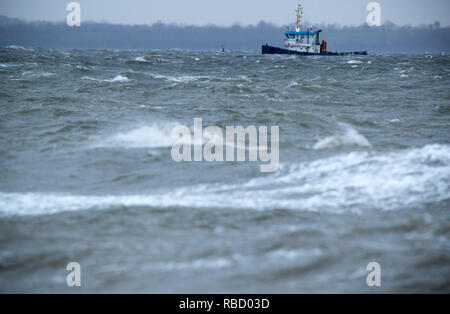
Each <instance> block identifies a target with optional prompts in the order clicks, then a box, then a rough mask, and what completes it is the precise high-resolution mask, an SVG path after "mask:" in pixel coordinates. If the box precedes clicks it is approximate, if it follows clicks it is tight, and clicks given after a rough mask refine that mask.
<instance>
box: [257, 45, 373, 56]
mask: <svg viewBox="0 0 450 314" xmlns="http://www.w3.org/2000/svg"><path fill="white" fill-rule="evenodd" d="M262 53H263V54H270V55H300V56H348V55H360V56H366V55H367V51H353V52H332V51H325V52H318V53H314V52H300V51H292V50H288V49H283V48H278V47H272V46H269V45H263V46H262Z"/></svg>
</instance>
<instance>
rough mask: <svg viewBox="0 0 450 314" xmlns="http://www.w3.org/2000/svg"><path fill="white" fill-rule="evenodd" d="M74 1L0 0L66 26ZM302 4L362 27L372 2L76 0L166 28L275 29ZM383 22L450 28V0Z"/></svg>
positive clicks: (98, 12)
mask: <svg viewBox="0 0 450 314" xmlns="http://www.w3.org/2000/svg"><path fill="white" fill-rule="evenodd" d="M71 1H72V0H0V15H7V16H10V17H18V18H23V19H27V20H46V21H64V20H65V17H66V15H67V12H66V10H65V8H66V5H67V4H68V3H69V2H71ZM299 1H300V2H301V4H303V5H304V8H305V19H307V20H308V21H310V22H312V23H320V22H326V23H339V24H341V25H351V24H353V25H355V24H356V25H359V24H362V23H364V22H365V20H366V16H367V14H368V12H367V11H366V5H367V4H368V3H369V2H370V0H343V1H339V0H278V1H277V0H220V1H219V0H78V1H77V2H79V3H80V5H81V18H82V21H98V22H105V21H107V22H111V23H121V24H152V23H154V22H156V21H158V20H161V21H162V22H164V23H178V24H185V25H205V24H216V25H231V24H234V23H239V24H241V25H248V24H256V23H258V22H259V21H260V20H264V21H267V22H272V23H274V24H277V25H283V24H290V23H292V22H293V21H294V20H295V13H294V10H295V6H296V4H297V3H298V2H299ZM377 2H379V3H380V4H381V8H382V22H384V21H386V20H390V21H393V22H394V23H396V24H399V25H403V24H412V25H418V24H430V23H433V22H434V21H436V20H439V21H440V22H441V24H442V25H450V14H449V12H450V1H449V0H428V1H427V0H378V1H377Z"/></svg>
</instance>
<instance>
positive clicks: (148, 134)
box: [94, 123, 177, 148]
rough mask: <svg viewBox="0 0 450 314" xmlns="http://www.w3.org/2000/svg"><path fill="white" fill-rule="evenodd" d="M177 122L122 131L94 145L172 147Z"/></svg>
mask: <svg viewBox="0 0 450 314" xmlns="http://www.w3.org/2000/svg"><path fill="white" fill-rule="evenodd" d="M176 125H177V124H176V123H154V124H150V125H145V126H141V127H138V128H135V129H131V130H128V131H120V132H117V133H115V134H113V135H112V136H109V137H106V138H105V139H102V140H99V141H96V143H95V144H94V147H125V148H145V147H146V148H161V147H170V146H172V145H173V143H174V141H175V139H174V138H172V136H171V132H172V129H173V128H174V127H175V126H176Z"/></svg>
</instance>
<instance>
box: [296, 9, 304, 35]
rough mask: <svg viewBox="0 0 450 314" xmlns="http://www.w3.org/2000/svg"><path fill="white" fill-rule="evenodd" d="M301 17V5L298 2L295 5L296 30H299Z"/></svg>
mask: <svg viewBox="0 0 450 314" xmlns="http://www.w3.org/2000/svg"><path fill="white" fill-rule="evenodd" d="M302 17H303V7H302V6H301V5H300V4H299V5H297V23H296V24H295V28H296V31H297V32H299V31H300V19H301V18H302Z"/></svg>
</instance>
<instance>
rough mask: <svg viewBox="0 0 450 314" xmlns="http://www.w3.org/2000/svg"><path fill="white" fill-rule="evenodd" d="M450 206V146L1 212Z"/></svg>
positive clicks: (22, 197)
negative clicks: (247, 178) (238, 180)
mask: <svg viewBox="0 0 450 314" xmlns="http://www.w3.org/2000/svg"><path fill="white" fill-rule="evenodd" d="M449 198H450V146H449V145H438V144H435V145H427V146H424V147H422V148H416V149H409V150H404V151H398V152H392V153H374V152H352V153H349V154H344V155H340V156H335V157H331V158H326V159H319V160H315V161H312V162H304V163H298V164H283V165H281V167H280V169H279V171H278V172H277V173H275V174H272V175H269V176H267V177H261V178H255V179H252V180H250V181H247V182H243V183H240V184H228V185H227V184H222V185H221V184H212V185H195V186H188V187H183V188H178V189H175V190H173V191H169V192H167V191H166V192H160V193H155V194H148V195H101V196H100V195H99V196H91V195H70V194H66V195H64V194H57V193H0V212H1V213H3V214H4V215H40V214H53V213H58V212H63V211H75V210H87V209H110V208H120V207H130V206H133V207H136V206H137V207H155V208H168V207H186V208H190V209H192V208H234V209H238V208H240V209H254V210H269V209H289V210H304V211H325V212H332V213H342V212H345V211H354V212H361V211H364V210H370V209H379V210H395V209H410V208H412V207H415V206H421V205H423V204H426V203H434V202H440V201H443V200H448V199H449Z"/></svg>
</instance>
